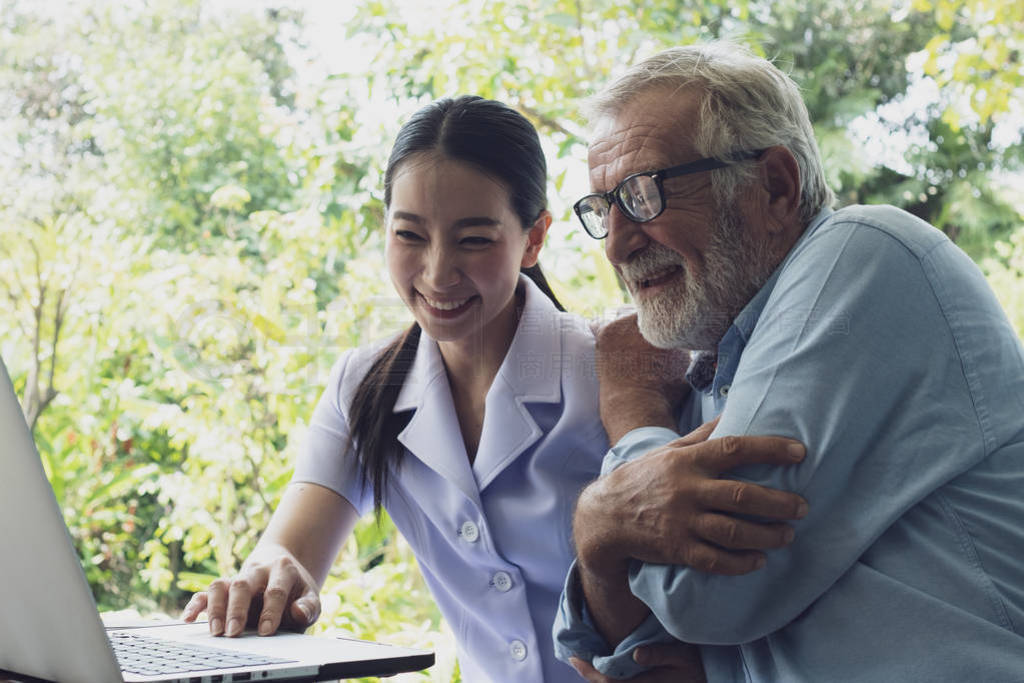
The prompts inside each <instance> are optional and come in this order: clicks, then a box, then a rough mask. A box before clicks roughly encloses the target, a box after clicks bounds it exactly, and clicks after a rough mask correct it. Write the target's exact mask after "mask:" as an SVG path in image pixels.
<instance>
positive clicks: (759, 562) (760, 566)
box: [754, 555, 766, 569]
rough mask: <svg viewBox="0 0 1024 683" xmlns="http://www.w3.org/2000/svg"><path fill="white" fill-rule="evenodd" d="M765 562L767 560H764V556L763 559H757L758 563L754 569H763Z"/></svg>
mask: <svg viewBox="0 0 1024 683" xmlns="http://www.w3.org/2000/svg"><path fill="white" fill-rule="evenodd" d="M765 562H766V560H765V559H764V555H762V556H761V557H759V558H757V562H756V563H754V569H761V568H763V567H764V563H765Z"/></svg>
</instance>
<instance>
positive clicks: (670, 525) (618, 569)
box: [573, 421, 807, 583]
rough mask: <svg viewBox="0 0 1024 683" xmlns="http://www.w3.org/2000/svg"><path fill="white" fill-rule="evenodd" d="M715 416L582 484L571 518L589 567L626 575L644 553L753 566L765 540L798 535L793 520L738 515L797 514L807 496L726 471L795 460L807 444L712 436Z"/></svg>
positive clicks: (655, 558)
mask: <svg viewBox="0 0 1024 683" xmlns="http://www.w3.org/2000/svg"><path fill="white" fill-rule="evenodd" d="M716 423H717V421H714V422H709V423H707V424H704V425H702V426H701V427H699V428H698V429H696V430H694V431H693V432H691V433H690V434H688V435H686V436H684V437H682V438H681V439H677V440H676V441H673V442H671V443H669V444H667V445H665V446H663V447H661V448H658V449H655V450H653V451H651V452H650V453H649V454H647V455H645V456H643V457H641V458H638V459H636V460H634V461H632V462H630V463H627V464H625V465H622V466H621V467H619V468H618V469H616V470H615V471H613V472H611V473H610V474H608V475H607V476H605V477H602V478H600V479H598V480H597V481H596V482H594V483H593V484H591V485H590V486H589V487H587V488H586V489H585V490H584V491H583V493H582V494H581V495H580V498H579V501H578V503H577V507H576V515H575V519H574V524H573V528H574V536H575V540H576V551H577V555H578V558H579V565H580V569H581V571H585V572H588V573H590V574H591V575H593V576H595V577H600V578H601V582H602V583H606V582H612V581H614V582H619V581H623V580H624V579H625V577H626V574H627V570H628V565H629V561H630V560H631V559H637V560H640V561H643V562H652V563H658V564H674V565H686V566H689V567H693V568H694V569H698V570H700V571H704V572H709V573H713V574H729V575H737V574H746V573H748V572H751V571H754V570H755V569H758V568H759V567H761V566H762V564H763V562H764V555H763V554H762V553H761V552H760V551H761V550H767V549H770V548H778V547H782V546H785V545H787V544H788V543H790V542H791V541H792V540H793V530H792V528H791V527H790V526H789V525H787V524H784V523H781V522H754V521H750V520H746V519H742V518H740V517H737V515H752V516H756V517H763V518H767V519H769V520H770V519H778V520H785V519H799V518H801V517H803V516H804V515H805V514H806V512H807V503H806V501H804V499H803V498H801V497H800V496H798V495H796V494H793V493H788V492H785V491H779V490H776V489H769V488H766V487H763V486H759V485H757V484H751V483H746V482H740V481H734V480H730V479H720V478H719V476H720V475H721V474H723V473H724V472H728V471H729V470H732V469H734V468H736V467H739V466H741V465H748V464H755V463H765V464H774V465H794V464H796V463H798V462H800V461H801V460H802V459H803V457H804V454H805V449H804V447H803V445H802V444H800V443H799V442H796V441H792V440H790V439H784V438H781V437H762V436H744V437H736V436H728V437H724V438H721V439H711V440H708V436H709V435H710V434H711V432H712V430H713V429H714V426H715V424H716Z"/></svg>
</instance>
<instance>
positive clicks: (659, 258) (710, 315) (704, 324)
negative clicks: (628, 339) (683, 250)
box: [619, 202, 776, 350]
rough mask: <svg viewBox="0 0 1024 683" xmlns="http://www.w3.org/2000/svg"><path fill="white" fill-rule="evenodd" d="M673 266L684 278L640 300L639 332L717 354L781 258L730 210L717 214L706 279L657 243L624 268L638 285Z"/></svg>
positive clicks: (665, 343) (663, 344)
mask: <svg viewBox="0 0 1024 683" xmlns="http://www.w3.org/2000/svg"><path fill="white" fill-rule="evenodd" d="M721 206H729V204H728V203H726V202H722V203H721ZM671 266H678V267H679V268H681V269H682V270H683V272H682V275H681V276H679V277H677V278H676V279H675V280H673V281H672V282H671V283H670V285H669V286H668V287H666V289H665V290H663V291H662V292H660V293H659V294H657V295H655V296H646V297H640V298H639V299H637V301H636V306H637V323H638V326H639V328H640V334H642V335H643V336H644V338H645V339H646V340H647V341H649V342H650V343H651V344H653V345H654V346H657V347H660V348H664V349H669V348H681V349H692V350H714V349H715V348H717V346H718V342H720V341H721V340H722V337H723V336H724V335H725V333H726V331H727V330H728V329H729V326H730V325H731V324H732V322H733V320H734V319H735V318H736V316H737V315H739V312H740V311H742V310H743V307H744V306H746V305H747V303H748V302H749V301H750V300H751V299H752V298H753V296H754V295H755V294H756V293H757V291H758V290H759V289H760V288H761V287H762V285H764V283H765V282H766V281H767V280H768V278H769V277H770V276H771V274H772V271H774V270H775V266H776V259H775V258H774V257H773V256H772V254H771V252H770V251H769V249H768V248H767V245H766V244H764V243H763V242H755V241H754V240H753V239H752V238H751V237H750V235H749V234H748V233H747V231H746V230H745V229H744V227H743V223H742V221H741V219H740V217H739V215H738V213H737V212H736V210H735V209H734V208H733V207H731V206H730V207H729V208H725V209H723V208H720V209H719V211H718V212H717V218H716V220H715V224H714V225H713V226H712V234H711V240H710V243H709V245H708V248H707V251H705V253H704V266H705V269H704V274H703V277H702V278H700V279H698V278H696V277H694V274H693V272H692V271H691V270H689V269H688V268H687V267H686V263H685V261H684V260H683V258H682V256H680V255H679V254H678V253H677V252H675V251H673V250H671V249H669V248H668V247H665V246H663V245H661V244H658V243H657V242H654V243H652V244H651V245H650V246H648V247H647V248H646V249H644V250H643V251H642V252H641V253H640V254H639V255H638V256H637V257H636V258H634V259H633V260H632V261H630V262H629V263H627V264H625V265H623V266H621V267H620V269H619V270H620V273H621V274H622V276H623V277H624V278H625V279H626V281H627V282H629V283H635V282H637V281H639V280H642V279H644V277H645V276H648V277H649V276H650V275H651V274H654V273H657V272H659V271H664V270H665V269H666V268H668V267H671ZM631 286H632V285H631Z"/></svg>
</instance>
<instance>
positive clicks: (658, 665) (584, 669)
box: [570, 642, 707, 683]
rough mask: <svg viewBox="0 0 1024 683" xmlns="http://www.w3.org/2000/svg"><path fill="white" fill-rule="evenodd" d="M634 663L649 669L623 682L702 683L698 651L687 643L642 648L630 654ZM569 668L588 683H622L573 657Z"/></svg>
mask: <svg viewBox="0 0 1024 683" xmlns="http://www.w3.org/2000/svg"><path fill="white" fill-rule="evenodd" d="M633 658H634V659H636V661H637V663H639V664H643V665H644V666H649V667H651V670H650V671H647V672H646V673H642V674H639V675H637V676H634V677H633V678H629V679H626V680H627V681H629V683H705V682H706V681H707V679H706V678H705V677H704V665H703V664H702V663H701V659H700V650H699V649H698V648H697V646H696V645H690V644H688V643H681V642H677V643H665V644H662V645H645V646H644V647H638V648H637V649H636V650H635V651H634V652H633ZM570 663H571V664H572V666H573V668H574V669H576V671H577V672H578V673H579V675H580V676H582V677H583V678H584V679H585V680H587V681H589V683H622V681H621V679H617V678H611V677H609V676H605V675H604V674H602V673H601V672H600V671H598V670H597V669H595V668H594V667H593V666H591V665H590V664H589V663H588V662H585V661H583V660H582V659H578V658H576V657H573V658H572V659H570Z"/></svg>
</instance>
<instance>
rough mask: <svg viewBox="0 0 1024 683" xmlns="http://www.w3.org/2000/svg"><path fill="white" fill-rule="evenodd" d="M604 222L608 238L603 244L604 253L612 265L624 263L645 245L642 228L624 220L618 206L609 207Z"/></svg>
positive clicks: (633, 222) (644, 235)
mask: <svg viewBox="0 0 1024 683" xmlns="http://www.w3.org/2000/svg"><path fill="white" fill-rule="evenodd" d="M605 220H606V221H608V222H607V223H606V225H607V226H608V236H607V237H606V238H605V242H604V253H605V254H606V255H607V256H608V260H609V261H611V262H612V264H613V265H618V264H620V263H626V262H627V261H629V260H631V259H632V257H633V255H634V254H635V253H636V252H637V251H639V250H640V249H643V248H644V246H646V245H647V241H648V239H647V235H646V233H644V231H643V227H642V226H641V225H640V224H639V223H637V222H635V221H631V220H629V219H628V218H626V216H625V215H623V213H622V210H621V209H619V207H618V206H612V207H611V209H610V210H609V211H608V217H607V218H606V219H605Z"/></svg>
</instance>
